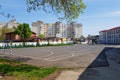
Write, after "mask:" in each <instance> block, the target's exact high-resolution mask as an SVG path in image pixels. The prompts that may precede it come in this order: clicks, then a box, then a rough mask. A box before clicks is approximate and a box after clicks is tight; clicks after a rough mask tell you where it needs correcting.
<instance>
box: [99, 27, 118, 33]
mask: <svg viewBox="0 0 120 80" xmlns="http://www.w3.org/2000/svg"><path fill="white" fill-rule="evenodd" d="M116 29H120V26H118V27H114V28H111V29H108V30H102V31H100V32H107V31H111V30H116Z"/></svg>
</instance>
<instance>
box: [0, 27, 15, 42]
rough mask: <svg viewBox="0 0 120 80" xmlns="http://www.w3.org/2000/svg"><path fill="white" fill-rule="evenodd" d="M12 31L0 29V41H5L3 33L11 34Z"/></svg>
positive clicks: (4, 28)
mask: <svg viewBox="0 0 120 80" xmlns="http://www.w3.org/2000/svg"><path fill="white" fill-rule="evenodd" d="M12 31H13V29H8V28H6V27H5V26H4V27H3V28H1V29H0V40H5V33H8V32H12Z"/></svg>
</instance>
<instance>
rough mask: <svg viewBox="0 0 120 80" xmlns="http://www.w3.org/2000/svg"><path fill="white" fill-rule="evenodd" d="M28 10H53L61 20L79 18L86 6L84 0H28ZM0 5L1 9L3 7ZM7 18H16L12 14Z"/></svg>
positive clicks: (2, 13)
mask: <svg viewBox="0 0 120 80" xmlns="http://www.w3.org/2000/svg"><path fill="white" fill-rule="evenodd" d="M26 3H27V7H28V8H27V11H28V12H30V11H32V10H34V11H37V10H43V11H45V12H48V13H49V12H53V13H56V14H57V15H58V16H59V19H61V20H67V21H71V20H74V19H77V18H78V17H79V15H80V14H81V13H83V10H84V9H85V8H86V6H85V4H84V2H83V0H26ZM1 7H2V6H1V5H0V9H1ZM0 15H3V16H5V17H7V18H14V16H11V15H10V14H7V15H4V12H0Z"/></svg>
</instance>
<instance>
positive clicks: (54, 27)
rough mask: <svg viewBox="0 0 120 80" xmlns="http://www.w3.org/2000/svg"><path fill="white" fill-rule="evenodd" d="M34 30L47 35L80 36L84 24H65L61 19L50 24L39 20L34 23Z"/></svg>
mask: <svg viewBox="0 0 120 80" xmlns="http://www.w3.org/2000/svg"><path fill="white" fill-rule="evenodd" d="M32 31H34V32H36V33H37V35H39V34H44V35H45V37H59V38H79V37H80V36H81V35H82V24H78V23H72V24H63V23H61V22H59V21H58V22H56V23H54V24H49V23H43V22H42V21H37V22H33V23H32Z"/></svg>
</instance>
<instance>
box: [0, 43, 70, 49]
mask: <svg viewBox="0 0 120 80" xmlns="http://www.w3.org/2000/svg"><path fill="white" fill-rule="evenodd" d="M71 43H72V41H66V42H61V41H49V42H48V41H42V42H39V43H37V42H25V45H26V46H37V45H41V46H43V45H48V44H49V45H58V44H71ZM7 46H12V47H14V46H24V45H23V42H12V43H8V44H7ZM3 47H4V43H3V42H1V43H0V48H3Z"/></svg>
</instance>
